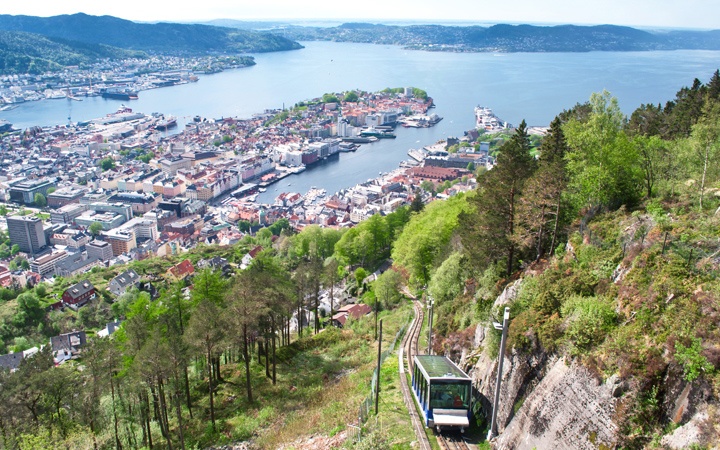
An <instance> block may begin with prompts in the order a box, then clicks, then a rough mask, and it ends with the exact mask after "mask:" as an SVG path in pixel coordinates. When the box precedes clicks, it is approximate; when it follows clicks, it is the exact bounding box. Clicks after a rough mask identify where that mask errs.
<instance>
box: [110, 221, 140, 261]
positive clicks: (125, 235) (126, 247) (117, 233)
mask: <svg viewBox="0 0 720 450" xmlns="http://www.w3.org/2000/svg"><path fill="white" fill-rule="evenodd" d="M105 241H107V242H108V243H109V244H110V246H111V247H112V252H113V256H119V255H122V254H123V253H127V252H129V251H130V250H132V249H134V248H135V247H137V241H136V239H135V231H134V230H133V229H132V228H129V229H125V230H110V231H108V232H107V233H105Z"/></svg>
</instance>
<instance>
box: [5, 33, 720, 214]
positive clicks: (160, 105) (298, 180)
mask: <svg viewBox="0 0 720 450" xmlns="http://www.w3.org/2000/svg"><path fill="white" fill-rule="evenodd" d="M303 45H305V46H306V48H305V49H302V50H296V51H288V52H278V53H266V54H259V55H256V56H255V58H256V62H257V65H255V66H252V67H249V68H243V69H236V70H230V71H226V72H222V73H218V74H214V75H208V76H201V78H200V81H199V82H198V83H192V84H186V85H180V86H174V87H169V88H161V89H154V90H149V91H141V92H140V93H139V95H140V99H139V100H136V101H131V102H126V103H127V104H128V106H130V107H132V108H133V109H134V110H135V111H140V112H144V113H151V112H162V113H165V114H172V115H175V116H177V117H178V118H179V119H180V120H179V124H180V128H179V129H182V124H183V123H184V122H186V121H189V120H191V117H193V116H195V115H200V116H202V117H207V118H219V117H229V116H233V117H240V118H245V117H250V116H251V115H252V114H254V113H258V112H262V111H263V110H265V109H269V108H281V107H283V106H287V107H289V106H292V105H294V104H295V103H296V102H299V101H302V100H306V99H310V98H313V97H318V96H321V95H322V94H323V93H325V92H340V91H346V90H349V89H361V90H365V91H375V90H380V89H383V88H385V87H401V86H415V87H420V88H422V89H425V90H427V91H428V93H429V94H430V95H431V96H432V97H433V98H434V100H435V103H436V105H437V109H436V110H435V112H436V113H437V114H439V115H440V116H442V117H444V120H443V121H442V122H440V123H439V124H438V125H436V126H435V127H433V128H430V129H420V130H416V129H398V130H397V135H398V137H397V139H393V140H382V141H380V142H377V143H375V144H371V145H363V146H361V148H360V149H359V150H358V151H357V152H355V153H347V154H341V155H340V157H339V158H338V159H337V160H334V161H330V162H327V163H325V164H323V165H320V166H316V167H314V168H312V169H311V170H307V171H305V172H304V173H302V174H299V175H293V176H291V177H288V178H286V179H285V180H283V181H282V182H280V184H279V185H275V186H274V187H272V188H271V189H269V190H268V192H267V193H265V194H263V196H261V197H260V199H259V200H262V201H265V202H268V201H272V198H274V196H276V195H277V193H278V192H281V191H290V190H292V191H295V192H301V193H303V192H305V191H307V190H308V189H309V188H310V187H311V186H317V187H324V188H326V189H327V190H328V192H330V193H332V192H335V191H338V190H340V189H342V188H345V187H349V186H352V185H354V184H356V183H359V182H362V181H365V180H367V179H368V178H371V177H375V176H377V174H378V172H385V171H389V170H392V169H394V168H396V167H397V165H398V163H399V162H400V161H402V160H403V159H407V150H408V149H410V148H418V147H421V146H423V145H428V144H431V143H434V142H436V141H437V140H440V139H444V138H446V137H448V136H461V135H462V133H463V131H465V130H468V129H470V128H472V127H473V125H474V114H473V108H474V107H475V106H476V105H478V104H480V105H484V106H489V107H491V108H492V109H493V110H494V112H495V113H496V114H497V115H498V116H499V117H500V118H501V119H503V120H506V121H509V122H511V123H513V124H517V123H519V122H520V121H521V120H522V119H525V120H526V121H527V123H528V124H529V125H538V126H547V125H548V124H549V122H550V121H551V120H552V119H553V117H555V115H556V114H558V113H559V112H561V111H562V110H563V109H567V108H570V107H572V106H573V105H575V104H576V103H579V102H580V103H581V102H584V101H586V100H587V99H588V98H589V97H590V94H591V93H593V92H600V91H602V90H603V89H607V90H608V91H610V92H611V93H612V94H613V95H614V96H615V97H617V98H618V100H619V102H620V106H621V108H622V109H623V111H624V112H625V113H626V114H630V113H631V112H632V111H633V110H634V109H635V108H636V107H638V106H639V105H640V104H641V103H663V104H664V103H665V102H666V101H667V100H670V99H672V98H673V97H674V96H675V93H676V92H677V91H678V89H680V88H681V87H682V86H688V85H690V84H692V81H693V79H694V78H696V77H697V78H700V80H701V81H703V82H706V81H707V80H708V79H709V78H710V76H711V74H712V72H714V71H715V70H716V69H717V68H718V67H719V66H720V52H718V51H690V50H688V51H662V52H591V53H509V54H493V53H445V52H425V51H412V50H404V49H402V48H400V47H396V46H385V45H372V44H348V43H332V42H305V43H303ZM122 103H123V102H121V101H117V100H108V99H102V98H100V97H92V98H85V99H84V101H82V102H76V101H70V100H67V99H59V100H45V101H40V102H29V103H25V104H21V105H20V106H18V107H17V108H16V109H14V110H11V111H4V112H0V118H2V119H7V120H8V121H10V122H11V123H13V124H14V125H15V127H16V128H27V127H30V126H33V125H42V126H45V125H57V124H64V123H66V122H67V120H68V115H69V116H70V117H71V118H72V121H74V122H75V121H80V120H88V119H92V118H95V117H100V116H103V115H105V114H107V113H110V112H113V111H115V110H116V109H117V108H118V106H120V104H122ZM288 183H291V186H287V185H288ZM276 188H277V189H279V191H278V192H275V191H274V190H275V189H276Z"/></svg>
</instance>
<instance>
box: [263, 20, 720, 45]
mask: <svg viewBox="0 0 720 450" xmlns="http://www.w3.org/2000/svg"><path fill="white" fill-rule="evenodd" d="M275 32H276V33H278V34H280V35H282V36H285V37H287V38H289V39H295V40H304V41H312V40H322V41H325V40H329V41H338V42H363V43H373V44H393V45H404V46H407V47H409V48H417V49H424V50H444V51H478V52H483V51H499V52H587V51H643V50H678V49H705V50H717V49H720V31H672V32H662V33H660V32H657V33H655V32H648V31H643V30H638V29H636V28H631V27H623V26H614V25H598V26H575V25H560V26H552V27H544V26H533V25H494V26H491V27H481V26H468V27H456V26H442V25H412V26H395V25H380V24H368V23H346V24H343V25H340V26H337V27H331V28H324V27H289V28H285V29H283V30H276V31H275Z"/></svg>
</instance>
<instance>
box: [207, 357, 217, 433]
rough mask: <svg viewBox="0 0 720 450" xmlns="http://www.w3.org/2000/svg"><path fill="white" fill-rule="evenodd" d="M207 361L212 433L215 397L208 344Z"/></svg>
mask: <svg viewBox="0 0 720 450" xmlns="http://www.w3.org/2000/svg"><path fill="white" fill-rule="evenodd" d="M206 356H207V361H208V391H209V392H210V422H211V423H212V429H213V433H214V432H215V403H214V401H215V399H214V396H213V383H212V371H211V366H212V363H211V361H212V354H211V353H210V346H207V354H206Z"/></svg>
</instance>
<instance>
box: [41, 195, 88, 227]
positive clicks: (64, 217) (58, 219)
mask: <svg viewBox="0 0 720 450" xmlns="http://www.w3.org/2000/svg"><path fill="white" fill-rule="evenodd" d="M78 202H79V200H78ZM87 209H88V206H87V205H82V204H80V203H68V204H66V205H63V206H61V207H59V208H58V209H56V210H54V211H51V212H50V223H52V224H58V223H67V224H71V223H73V222H74V221H75V218H77V217H79V216H80V215H81V214H82V213H84V212H85V211H87Z"/></svg>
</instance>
